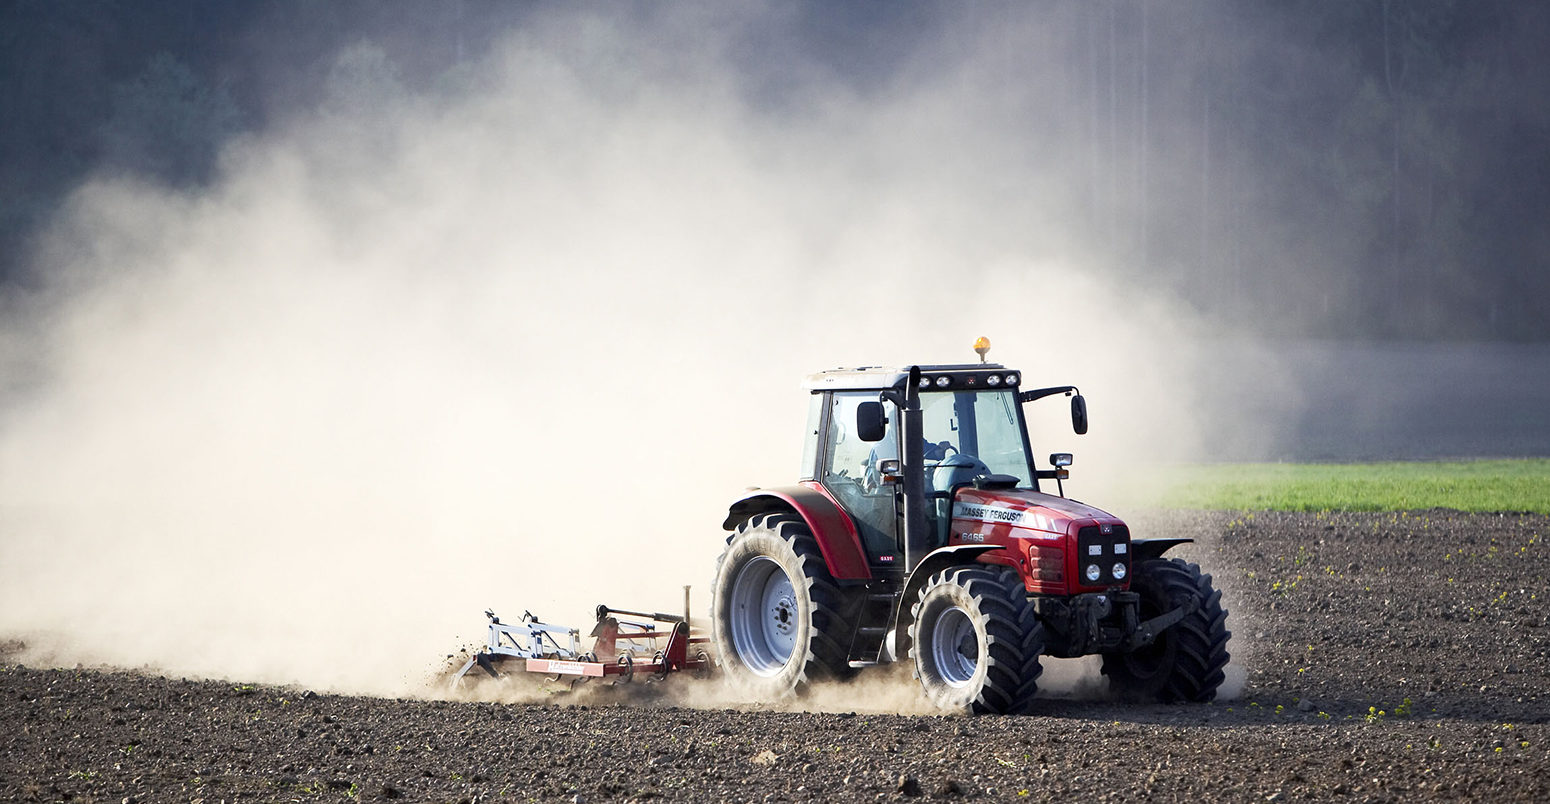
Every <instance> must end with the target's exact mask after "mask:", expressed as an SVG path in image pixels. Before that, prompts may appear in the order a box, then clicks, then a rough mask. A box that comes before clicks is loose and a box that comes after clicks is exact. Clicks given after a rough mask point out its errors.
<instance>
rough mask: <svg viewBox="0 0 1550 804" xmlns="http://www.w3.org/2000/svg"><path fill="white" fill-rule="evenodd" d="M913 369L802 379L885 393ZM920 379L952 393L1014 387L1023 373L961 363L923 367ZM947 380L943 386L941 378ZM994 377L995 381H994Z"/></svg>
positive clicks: (805, 383)
mask: <svg viewBox="0 0 1550 804" xmlns="http://www.w3.org/2000/svg"><path fill="white" fill-rule="evenodd" d="M910 368H911V367H910V366H903V367H893V366H860V367H857V368H835V369H829V370H828V371H820V372H818V373H817V374H809V375H807V377H806V378H804V379H803V380H802V387H803V388H805V389H807V390H809V391H812V392H814V393H818V392H820V391H846V390H862V391H866V390H882V389H884V388H896V387H902V386H903V384H904V383H905V382H907V381H908V380H909V376H910ZM919 368H920V374H921V377H923V378H925V379H926V380H928V381H929V382H930V383H931V385H932V386H933V387H935V388H941V389H944V390H946V389H951V390H966V389H967V390H982V389H988V388H1009V387H1010V388H1015V387H1016V386H1017V385H1018V383H1019V381H1020V380H1021V379H1022V378H1021V372H1018V371H1009V370H1007V368H1006V366H1003V365H1001V364H1000V363H961V364H953V365H937V366H920V367H919ZM943 377H945V378H947V383H946V384H942V383H941V381H940V379H941V378H943ZM991 377H995V378H996V379H994V380H992V379H991Z"/></svg>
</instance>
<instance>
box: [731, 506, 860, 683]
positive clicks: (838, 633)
mask: <svg viewBox="0 0 1550 804" xmlns="http://www.w3.org/2000/svg"><path fill="white" fill-rule="evenodd" d="M711 598H712V599H711V625H712V633H713V634H714V637H715V640H716V645H717V646H718V648H719V649H720V653H721V669H722V671H723V672H724V673H725V674H726V677H727V679H728V680H729V681H731V682H732V683H733V684H734V685H735V686H737V687H740V688H742V689H743V690H744V691H745V692H747V693H750V694H753V695H756V696H758V697H760V698H766V699H768V698H780V697H784V696H786V695H790V694H792V693H794V692H796V691H798V690H800V689H801V688H802V687H804V686H805V685H806V684H808V683H809V682H811V681H814V680H817V679H820V678H844V677H847V676H849V675H850V674H851V669H850V664H849V661H848V659H849V657H848V655H847V652H848V651H849V649H850V643H851V638H852V636H854V633H855V627H856V623H855V620H856V615H857V609H858V606H857V603H858V602H859V598H856V597H855V596H854V595H850V594H847V593H846V592H845V591H844V590H843V589H841V588H840V587H839V586H838V585H837V584H835V582H834V578H833V576H831V575H830V574H829V568H828V566H827V565H826V564H824V561H823V554H822V553H821V552H820V551H819V549H818V542H817V540H815V539H814V538H813V535H812V532H811V531H809V530H808V527H807V524H806V523H805V522H803V521H802V520H801V519H800V518H798V517H796V516H793V515H791V514H763V515H760V516H755V517H752V518H750V519H749V520H747V521H746V522H744V523H743V524H741V525H739V526H738V528H737V531H736V532H735V533H733V534H732V538H731V540H730V541H729V543H728V544H727V549H726V551H725V552H724V553H722V555H721V559H720V561H719V563H718V564H717V567H716V581H715V585H714V587H713V588H712V591H711Z"/></svg>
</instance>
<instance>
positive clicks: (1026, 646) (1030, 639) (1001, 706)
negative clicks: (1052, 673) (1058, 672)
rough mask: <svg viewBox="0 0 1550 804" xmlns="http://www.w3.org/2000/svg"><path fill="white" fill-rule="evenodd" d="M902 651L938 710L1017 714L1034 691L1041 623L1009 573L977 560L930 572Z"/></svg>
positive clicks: (1014, 575)
mask: <svg viewBox="0 0 1550 804" xmlns="http://www.w3.org/2000/svg"><path fill="white" fill-rule="evenodd" d="M910 614H911V615H912V622H911V625H910V643H911V645H910V653H911V654H912V655H913V657H914V660H915V677H916V678H918V679H920V684H921V686H922V687H924V688H925V690H926V696H927V697H928V698H930V699H931V701H932V702H933V703H935V704H937V705H938V706H941V707H943V708H946V709H965V708H967V709H969V710H972V711H973V712H974V713H975V714H1021V713H1023V712H1026V711H1027V710H1028V707H1029V705H1030V703H1031V702H1032V701H1033V696H1034V693H1036V692H1037V691H1038V689H1039V674H1040V673H1042V672H1043V667H1042V666H1041V665H1040V664H1039V657H1040V656H1041V655H1042V654H1043V653H1044V626H1043V625H1042V624H1040V623H1039V620H1038V617H1037V616H1036V614H1035V612H1034V607H1033V604H1032V603H1031V602H1029V600H1028V595H1027V593H1026V592H1024V591H1023V584H1022V582H1021V580H1020V579H1019V578H1018V576H1017V573H1016V572H1014V571H1013V570H1011V569H1008V568H1005V567H996V566H992V565H989V564H978V565H972V566H967V567H954V568H951V569H947V570H943V571H942V572H939V573H937V574H936V575H933V576H932V577H931V580H930V581H928V582H927V583H926V586H925V588H924V589H922V590H921V592H920V598H919V601H918V602H917V603H916V604H915V606H914V607H913V608H912V609H911V611H910Z"/></svg>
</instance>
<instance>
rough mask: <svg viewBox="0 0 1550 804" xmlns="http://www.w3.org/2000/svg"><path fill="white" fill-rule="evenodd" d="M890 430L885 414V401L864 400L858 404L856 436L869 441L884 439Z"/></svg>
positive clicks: (874, 441)
mask: <svg viewBox="0 0 1550 804" xmlns="http://www.w3.org/2000/svg"><path fill="white" fill-rule="evenodd" d="M887 431H888V418H887V417H886V416H884V415H883V403H881V402H862V403H861V404H859V405H857V406H856V437H857V438H859V439H861V440H862V441H865V442H867V443H876V442H878V441H882V440H883V434H884V433H886V432H887Z"/></svg>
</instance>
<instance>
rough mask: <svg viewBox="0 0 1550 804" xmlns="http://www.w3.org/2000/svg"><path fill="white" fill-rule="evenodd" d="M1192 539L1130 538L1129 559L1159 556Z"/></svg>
mask: <svg viewBox="0 0 1550 804" xmlns="http://www.w3.org/2000/svg"><path fill="white" fill-rule="evenodd" d="M1193 541H1194V539H1131V540H1130V560H1131V562H1132V563H1135V562H1141V561H1146V560H1147V559H1151V558H1161V557H1162V554H1163V553H1166V552H1168V551H1169V550H1172V549H1173V548H1175V547H1178V546H1179V545H1181V544H1188V543H1190V542H1193Z"/></svg>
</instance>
